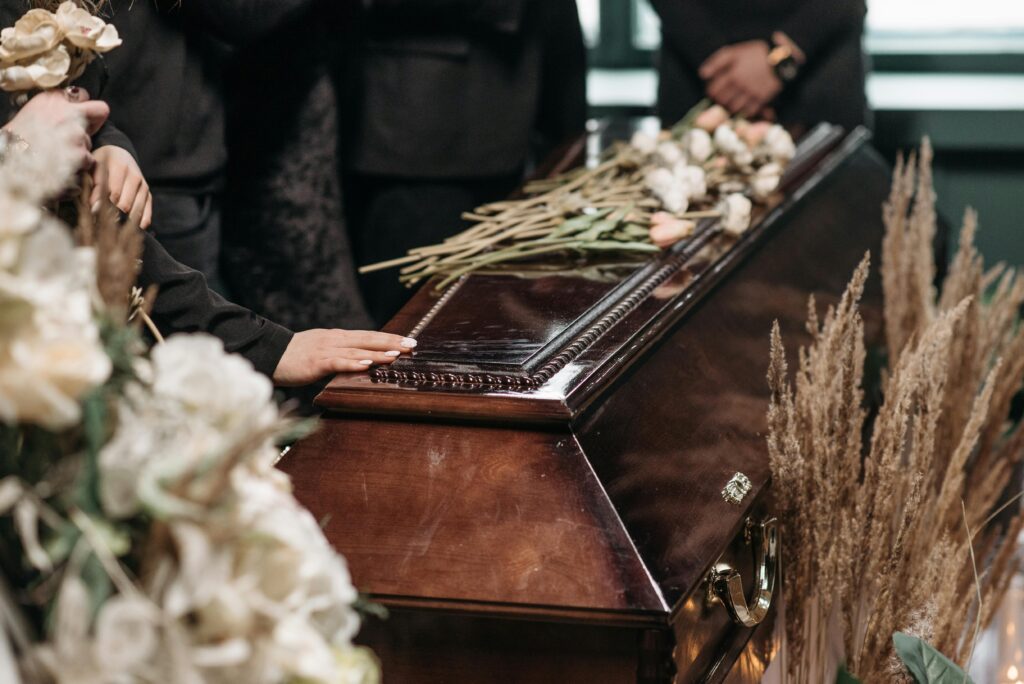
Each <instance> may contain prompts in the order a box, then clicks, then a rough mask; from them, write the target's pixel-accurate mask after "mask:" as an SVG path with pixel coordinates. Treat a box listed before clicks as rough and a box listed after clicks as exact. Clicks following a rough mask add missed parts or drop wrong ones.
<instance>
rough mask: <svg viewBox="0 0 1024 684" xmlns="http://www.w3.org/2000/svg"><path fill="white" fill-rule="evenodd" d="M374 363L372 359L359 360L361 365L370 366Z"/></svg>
mask: <svg viewBox="0 0 1024 684" xmlns="http://www.w3.org/2000/svg"><path fill="white" fill-rule="evenodd" d="M372 363H373V361H370V360H363V361H360V362H359V365H361V366H369V365H370V364H372Z"/></svg>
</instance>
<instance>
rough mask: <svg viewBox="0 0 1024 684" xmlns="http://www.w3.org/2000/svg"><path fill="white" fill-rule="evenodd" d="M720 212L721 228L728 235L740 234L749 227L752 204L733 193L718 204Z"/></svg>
mask: <svg viewBox="0 0 1024 684" xmlns="http://www.w3.org/2000/svg"><path fill="white" fill-rule="evenodd" d="M718 209H719V211H721V212H722V219H721V226H722V230H724V231H725V232H726V233H728V234H730V235H742V234H743V233H745V232H746V231H747V229H748V228H750V212H751V209H753V205H752V204H751V202H750V200H749V199H747V198H746V197H744V196H743V195H740V194H739V193H734V194H732V195H728V196H726V198H725V199H723V200H722V202H721V203H720V204H719V205H718Z"/></svg>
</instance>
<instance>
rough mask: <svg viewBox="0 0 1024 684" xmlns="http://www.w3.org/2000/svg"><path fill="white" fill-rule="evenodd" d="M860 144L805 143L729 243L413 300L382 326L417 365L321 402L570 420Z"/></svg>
mask: <svg viewBox="0 0 1024 684" xmlns="http://www.w3.org/2000/svg"><path fill="white" fill-rule="evenodd" d="M867 135H868V134H867V133H866V132H863V131H858V132H855V133H853V134H851V135H850V136H847V137H846V138H845V139H844V136H843V132H842V131H841V130H840V129H838V128H836V127H832V126H829V125H821V126H819V127H818V128H816V129H814V130H813V131H812V132H811V133H809V134H808V135H806V136H805V137H804V138H803V139H802V140H801V142H800V144H799V145H798V148H797V154H796V157H795V158H794V160H793V162H792V163H791V164H790V166H789V167H788V168H787V171H786V175H785V176H784V178H783V180H782V184H781V188H780V189H781V192H780V193H778V198H777V199H776V200H774V202H773V203H772V204H770V205H769V206H768V207H765V208H760V209H759V210H756V211H755V215H754V227H753V228H752V229H751V230H749V231H748V232H747V233H746V234H744V235H743V236H742V237H741V238H740V239H738V240H735V239H733V238H730V237H728V236H725V235H724V234H723V233H722V232H721V231H720V230H719V229H718V227H717V221H716V220H711V219H709V220H706V221H704V222H702V224H701V225H700V226H698V230H697V234H696V236H695V238H694V239H693V240H691V241H689V242H685V243H679V244H677V245H676V246H675V247H674V248H672V249H670V250H667V251H666V252H664V253H663V254H661V255H659V256H658V257H657V258H655V259H652V260H649V261H646V262H639V263H638V262H633V263H626V264H603V265H600V266H590V267H587V268H583V269H577V270H572V271H569V270H566V271H557V270H550V271H539V270H534V271H532V272H521V273H515V272H511V271H509V272H492V273H473V274H470V275H467V276H463V277H462V278H461V279H460V280H458V281H457V282H456V283H454V284H453V285H452V286H451V287H449V288H448V289H447V290H445V291H438V290H437V289H435V287H434V283H433V282H431V283H428V284H427V285H426V286H424V287H423V288H421V289H420V291H419V292H418V293H417V294H416V295H415V297H414V298H413V299H412V301H411V302H410V303H409V304H408V305H407V306H406V307H405V308H403V309H402V311H401V312H400V313H399V314H398V315H397V316H396V317H395V318H394V319H392V320H391V322H390V323H389V324H388V325H387V326H386V327H385V330H386V331H388V332H392V333H396V334H401V335H408V336H411V337H415V338H416V339H417V341H418V343H419V344H418V346H417V349H416V351H415V353H414V354H412V355H411V356H409V357H405V358H402V359H399V360H398V361H396V362H395V363H394V364H392V365H391V366H387V367H379V368H375V369H373V370H372V371H370V372H369V373H365V374H360V375H339V376H338V377H336V378H335V379H334V380H333V381H332V382H331V383H330V384H329V385H328V386H327V388H326V389H325V390H324V391H323V392H322V393H321V394H320V396H319V397H318V398H317V404H318V405H319V406H321V407H323V408H325V409H328V410H330V411H336V412H345V413H357V414H384V415H407V416H417V415H418V416H431V417H447V418H458V419H469V420H482V421H487V422H496V423H506V422H516V423H524V422H525V423H562V424H564V423H565V422H567V421H572V420H573V419H574V418H575V417H576V416H577V415H578V414H579V413H580V412H581V411H582V410H583V409H585V408H586V406H587V405H589V403H590V402H592V401H593V400H594V399H595V398H597V397H599V396H600V394H601V392H602V390H603V389H604V388H606V387H608V386H609V385H610V383H611V382H613V381H614V380H615V378H616V377H618V376H619V375H620V374H621V373H622V372H623V371H624V370H626V369H627V368H628V367H629V366H630V364H631V363H633V362H634V361H635V360H636V359H637V358H638V357H639V355H640V354H641V353H642V352H643V351H644V349H646V348H648V347H649V346H650V345H651V344H652V343H654V342H655V341H656V340H657V339H659V337H660V336H661V335H662V334H663V333H664V332H665V330H666V329H667V328H669V327H670V326H671V325H672V323H674V322H676V321H677V320H679V318H680V317H681V316H682V315H683V314H684V313H685V312H686V311H687V310H689V309H690V308H691V307H692V306H693V305H694V304H696V303H697V302H699V301H700V299H701V296H702V295H703V294H704V293H706V292H708V291H709V290H710V289H711V288H712V287H714V286H715V284H716V283H718V282H719V281H720V280H721V279H722V278H723V277H724V276H725V275H726V274H727V273H728V272H729V271H731V270H732V269H733V268H734V267H735V266H736V265H737V264H739V263H740V262H741V261H742V260H743V259H744V258H745V257H746V255H748V254H749V253H750V251H751V250H752V249H753V248H754V247H755V246H756V245H757V244H758V243H759V242H760V241H762V240H763V239H764V238H765V237H766V236H767V234H768V233H769V232H770V231H771V229H772V227H773V225H774V224H775V223H776V222H777V221H778V220H779V218H780V217H781V216H782V215H783V214H784V213H785V211H786V210H787V209H788V208H789V206H790V205H792V204H794V203H796V202H798V201H800V198H801V197H802V196H803V195H805V194H806V193H807V192H808V191H809V190H810V189H811V188H812V187H813V186H814V185H816V184H817V183H818V182H819V181H820V180H821V179H822V178H824V177H825V176H827V174H828V172H829V169H830V168H831V165H832V164H834V163H837V162H838V160H841V159H842V158H843V157H845V156H846V154H847V153H848V152H849V150H850V149H851V148H856V147H859V146H860V145H862V144H863V143H864V142H865V140H866V139H867Z"/></svg>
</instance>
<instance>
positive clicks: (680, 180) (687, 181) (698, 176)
mask: <svg viewBox="0 0 1024 684" xmlns="http://www.w3.org/2000/svg"><path fill="white" fill-rule="evenodd" d="M672 175H673V176H674V177H675V181H676V183H677V184H678V185H681V186H682V187H684V188H686V194H687V195H689V196H690V197H702V196H703V195H706V194H707V192H708V182H707V174H705V173H704V169H703V168H701V167H699V166H690V165H687V164H676V166H675V168H673V169H672Z"/></svg>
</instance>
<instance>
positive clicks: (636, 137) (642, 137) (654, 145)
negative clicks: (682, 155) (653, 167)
mask: <svg viewBox="0 0 1024 684" xmlns="http://www.w3.org/2000/svg"><path fill="white" fill-rule="evenodd" d="M629 144H630V146H631V147H632V148H633V149H635V150H636V151H637V152H640V153H641V154H654V151H655V150H656V149H658V141H657V139H656V138H655V137H654V136H651V135H648V134H647V133H644V132H643V131H637V132H636V133H634V134H633V137H632V138H630V140H629Z"/></svg>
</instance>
